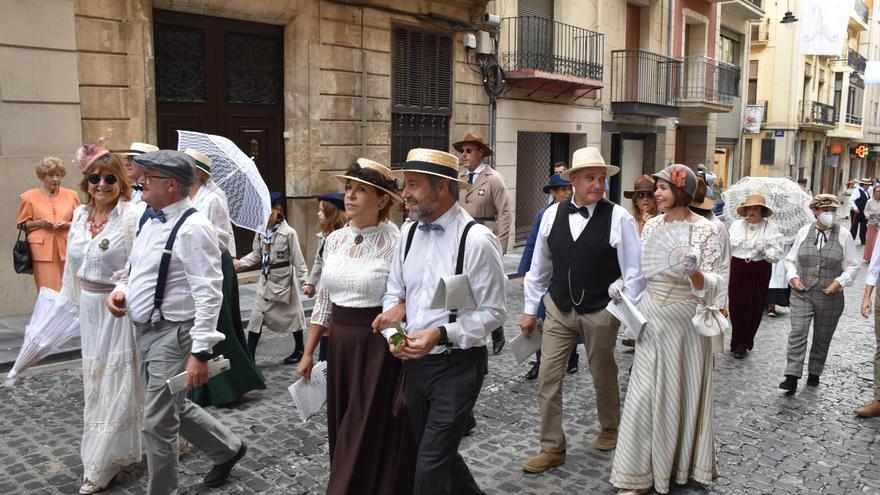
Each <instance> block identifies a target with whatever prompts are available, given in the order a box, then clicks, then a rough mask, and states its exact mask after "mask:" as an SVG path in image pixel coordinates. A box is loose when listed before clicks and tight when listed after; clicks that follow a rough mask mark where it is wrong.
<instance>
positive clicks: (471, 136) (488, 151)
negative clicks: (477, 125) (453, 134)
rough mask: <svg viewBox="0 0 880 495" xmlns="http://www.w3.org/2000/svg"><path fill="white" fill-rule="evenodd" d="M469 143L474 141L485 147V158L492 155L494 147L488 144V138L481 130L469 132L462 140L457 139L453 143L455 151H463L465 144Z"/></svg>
mask: <svg viewBox="0 0 880 495" xmlns="http://www.w3.org/2000/svg"><path fill="white" fill-rule="evenodd" d="M467 143H474V144H476V145H478V146H479V147H480V148H482V149H483V158H486V157H487V156H491V155H492V148H490V147H489V145H488V144H486V138H484V137H483V135H482V134H480V133H479V132H469V133H467V134H465V136H464V139H462V140H461V141H456V142H454V143H452V147H453V148H455V151H458V152H459V153H461V152H462V151H461V150H462V149H463V148H464V145H466V144H467Z"/></svg>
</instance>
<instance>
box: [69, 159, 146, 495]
mask: <svg viewBox="0 0 880 495" xmlns="http://www.w3.org/2000/svg"><path fill="white" fill-rule="evenodd" d="M83 160H84V162H83V171H84V175H83V178H82V180H81V181H80V190H81V191H82V192H83V193H84V194H85V196H86V198H87V199H86V203H85V204H83V205H81V206H79V207H77V208H76V210H74V212H73V221H72V222H71V225H70V233H69V235H68V239H67V264H66V265H65V267H64V281H63V283H62V288H61V294H62V296H63V297H66V298H67V299H70V300H71V301H72V302H73V303H74V304H76V305H77V306H78V308H79V318H80V332H81V344H80V345H81V348H82V368H83V395H84V406H83V437H82V446H81V448H80V453H81V456H82V462H83V468H84V473H83V479H84V482H83V485H82V487H81V488H80V490H79V493H81V494H89V493H97V492H100V491H103V490H104V489H106V488H107V485H108V484H109V483H110V482H111V481H113V480H114V479H115V478H116V477H117V476H119V475H121V474H122V469H123V468H124V467H125V466H127V465H129V464H133V463H136V462H140V460H141V432H140V426H141V418H142V412H141V411H142V408H143V402H144V387H143V383H142V381H141V378H140V374H139V365H138V359H137V355H138V353H137V342H136V338H135V331H134V326H133V325H132V324H131V321H130V320H129V319H128V316H123V317H122V318H115V317H114V316H113V315H111V314H110V313H109V312H108V311H107V309H106V307H105V305H104V302H105V299H106V298H107V295H108V294H109V293H110V292H111V291H112V290H113V288H114V285H115V283H116V274H117V273H119V272H120V271H123V270H124V269H125V266H126V262H127V261H128V257H129V254H130V253H131V246H132V244H133V243H134V237H135V230H136V228H137V221H138V218H140V216H141V213H142V211H143V210H142V209H141V208H138V207H137V206H135V205H133V204H132V203H131V202H129V199H130V198H131V182H130V181H129V179H128V176H127V175H126V173H125V168H124V167H123V165H122V161H121V160H120V159H119V158H118V157H117V156H116V155H113V154H110V153H108V152H107V151H106V150H96V151H95V154H94V155H92V156H89V155H88V153H87V154H86V155H85V156H84V158H83Z"/></svg>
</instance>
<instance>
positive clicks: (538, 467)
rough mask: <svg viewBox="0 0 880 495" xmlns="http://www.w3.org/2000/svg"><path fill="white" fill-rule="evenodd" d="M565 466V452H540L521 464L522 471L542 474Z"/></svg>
mask: <svg viewBox="0 0 880 495" xmlns="http://www.w3.org/2000/svg"><path fill="white" fill-rule="evenodd" d="M562 464H565V452H541V453H540V454H538V455H536V456H535V457H532V458H530V459H528V460H526V462H524V463H523V465H522V467H523V471H526V472H528V473H543V472H544V471H546V470H548V469H550V468H552V467H554V466H561V465H562Z"/></svg>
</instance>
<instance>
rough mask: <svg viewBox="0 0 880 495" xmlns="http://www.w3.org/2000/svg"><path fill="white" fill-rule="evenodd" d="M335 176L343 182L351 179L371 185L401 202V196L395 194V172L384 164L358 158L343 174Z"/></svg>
mask: <svg viewBox="0 0 880 495" xmlns="http://www.w3.org/2000/svg"><path fill="white" fill-rule="evenodd" d="M335 177H336V178H337V179H339V180H340V181H341V182H342V183H343V184H344V183H345V182H346V181H349V180H353V181H356V182H361V183H363V184H367V185H368V186H373V187H375V188H377V189H379V190H381V191H382V192H385V193H388V195H389V196H391V200H392V201H396V202H398V203H402V202H403V198H401V197H400V195H398V194H397V190H398V189H399V188H400V187H399V186H398V183H397V180H398V176H397V174H395V173H394V172H393V171H392V170H391V169H390V168H388V167H386V166H385V165H382V164H381V163H378V162H374V161H373V160H369V159H367V158H358V159H357V161H356V162H355V163H353V164H352V166H351V167H349V169H348V171H347V172H346V173H345V174H343V175H337V176H335Z"/></svg>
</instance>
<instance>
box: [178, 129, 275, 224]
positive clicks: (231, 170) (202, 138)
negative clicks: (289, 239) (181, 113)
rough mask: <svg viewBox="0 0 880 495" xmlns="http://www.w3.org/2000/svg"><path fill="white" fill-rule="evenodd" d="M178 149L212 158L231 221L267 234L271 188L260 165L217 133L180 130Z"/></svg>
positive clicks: (215, 180)
mask: <svg viewBox="0 0 880 495" xmlns="http://www.w3.org/2000/svg"><path fill="white" fill-rule="evenodd" d="M177 133H178V140H177V149H178V150H180V151H183V150H185V149H187V148H193V149H195V150H198V151H200V152H202V153H203V154H204V155H205V156H207V157H208V158H210V159H211V162H212V163H211V176H212V177H213V179H214V182H215V183H216V184H217V186H218V187H219V188H220V189H221V190H222V191H223V192H225V193H226V198H227V201H228V203H229V219H230V220H232V223H234V224H235V225H237V226H239V227H242V228H245V229H249V230H253V231H254V232H263V231H265V230H266V224H267V223H269V215H270V213H271V209H272V208H271V204H270V203H271V201H270V199H269V188H268V187H266V183H265V182H264V181H263V177H262V176H261V175H260V171H259V170H258V169H257V165H256V164H255V163H254V161H253V160H251V159H250V158H249V157H248V156H247V155H246V154H244V152H243V151H241V150H240V149H238V146H236V145H235V143H233V142H232V141H230V140H229V139H227V138H225V137H223V136H215V135H213V134H204V133H201V132H192V131H177Z"/></svg>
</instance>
